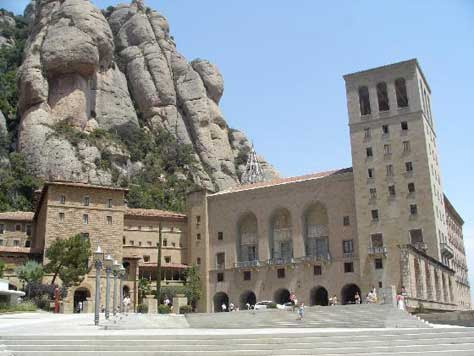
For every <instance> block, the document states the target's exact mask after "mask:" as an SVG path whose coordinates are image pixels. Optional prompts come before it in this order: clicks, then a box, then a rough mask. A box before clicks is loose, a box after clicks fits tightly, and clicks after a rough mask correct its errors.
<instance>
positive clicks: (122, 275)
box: [119, 264, 125, 313]
mask: <svg viewBox="0 0 474 356" xmlns="http://www.w3.org/2000/svg"><path fill="white" fill-rule="evenodd" d="M119 276H120V286H119V288H120V293H119V296H120V300H119V305H120V307H119V308H120V312H121V313H123V310H122V308H123V280H124V278H125V267H124V266H123V264H121V265H120V268H119Z"/></svg>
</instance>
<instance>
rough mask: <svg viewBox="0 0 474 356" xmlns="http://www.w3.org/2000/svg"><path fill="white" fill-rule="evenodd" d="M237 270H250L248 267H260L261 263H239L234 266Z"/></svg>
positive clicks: (256, 261)
mask: <svg viewBox="0 0 474 356" xmlns="http://www.w3.org/2000/svg"><path fill="white" fill-rule="evenodd" d="M234 266H235V267H236V268H248V267H258V266H260V261H258V260H253V261H239V262H236V263H235V264H234Z"/></svg>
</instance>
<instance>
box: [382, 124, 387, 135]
mask: <svg viewBox="0 0 474 356" xmlns="http://www.w3.org/2000/svg"><path fill="white" fill-rule="evenodd" d="M382 134H383V135H388V125H382Z"/></svg>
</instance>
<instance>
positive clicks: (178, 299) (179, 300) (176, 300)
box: [173, 294, 188, 314]
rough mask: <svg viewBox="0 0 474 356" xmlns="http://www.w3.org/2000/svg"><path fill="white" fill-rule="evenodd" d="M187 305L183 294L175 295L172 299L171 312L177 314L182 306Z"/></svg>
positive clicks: (186, 299)
mask: <svg viewBox="0 0 474 356" xmlns="http://www.w3.org/2000/svg"><path fill="white" fill-rule="evenodd" d="M184 305H188V298H186V297H185V296H184V294H176V296H175V297H173V312H174V313H176V314H179V310H180V308H181V307H182V306H184Z"/></svg>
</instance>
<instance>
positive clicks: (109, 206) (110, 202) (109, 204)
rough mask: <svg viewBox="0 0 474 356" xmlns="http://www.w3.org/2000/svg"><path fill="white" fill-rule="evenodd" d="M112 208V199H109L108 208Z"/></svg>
mask: <svg viewBox="0 0 474 356" xmlns="http://www.w3.org/2000/svg"><path fill="white" fill-rule="evenodd" d="M111 207H112V199H107V208H111Z"/></svg>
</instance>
